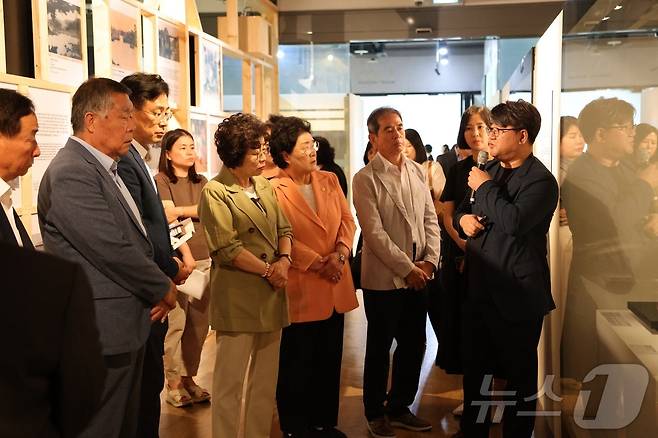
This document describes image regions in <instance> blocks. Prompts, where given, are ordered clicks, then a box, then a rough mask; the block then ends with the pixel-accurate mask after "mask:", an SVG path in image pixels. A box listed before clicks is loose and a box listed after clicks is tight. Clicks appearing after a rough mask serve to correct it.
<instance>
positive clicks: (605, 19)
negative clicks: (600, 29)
mask: <svg viewBox="0 0 658 438" xmlns="http://www.w3.org/2000/svg"><path fill="white" fill-rule="evenodd" d="M609 19H610V17H609V16H607V15H606V16H605V17H603V18H601V21H608V20H609Z"/></svg>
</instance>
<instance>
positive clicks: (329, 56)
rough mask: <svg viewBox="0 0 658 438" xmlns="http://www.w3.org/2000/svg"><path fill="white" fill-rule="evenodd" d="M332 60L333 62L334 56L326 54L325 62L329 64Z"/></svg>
mask: <svg viewBox="0 0 658 438" xmlns="http://www.w3.org/2000/svg"><path fill="white" fill-rule="evenodd" d="M333 60H334V55H332V54H331V53H330V54H328V55H327V61H329V62H331V61H333Z"/></svg>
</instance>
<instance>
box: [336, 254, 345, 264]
mask: <svg viewBox="0 0 658 438" xmlns="http://www.w3.org/2000/svg"><path fill="white" fill-rule="evenodd" d="M338 261H339V262H340V263H341V265H344V264H345V255H344V254H341V253H338Z"/></svg>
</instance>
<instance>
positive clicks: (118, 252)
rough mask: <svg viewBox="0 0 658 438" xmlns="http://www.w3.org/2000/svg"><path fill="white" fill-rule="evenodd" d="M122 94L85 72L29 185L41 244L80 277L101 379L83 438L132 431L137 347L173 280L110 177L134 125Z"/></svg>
mask: <svg viewBox="0 0 658 438" xmlns="http://www.w3.org/2000/svg"><path fill="white" fill-rule="evenodd" d="M129 94H130V91H129V90H128V89H127V88H126V87H125V86H123V85H121V84H119V83H118V82H116V81H113V80H111V79H107V78H92V79H89V80H88V81H86V82H85V83H83V84H82V85H81V86H80V88H78V90H77V91H76V92H75V95H74V96H73V110H72V114H71V123H72V125H73V133H74V135H73V136H72V137H71V138H70V139H69V140H68V142H67V143H66V145H65V146H64V148H63V149H61V150H60V151H59V152H58V154H57V156H56V157H55V158H54V159H53V161H52V163H51V164H50V166H49V168H48V170H47V171H46V173H45V175H44V177H43V180H42V181H41V186H40V187H39V199H38V213H39V225H40V227H41V233H42V235H43V241H44V245H45V247H46V250H47V251H49V252H52V253H54V254H57V255H59V256H61V257H64V258H67V259H70V260H72V261H75V262H77V263H79V264H80V265H81V266H82V268H83V269H84V271H85V273H86V275H87V277H88V278H89V281H90V284H91V287H92V293H93V298H94V307H95V310H96V320H97V326H98V330H99V334H100V341H101V346H102V353H103V357H104V362H105V366H106V367H107V371H108V374H107V378H106V381H105V388H104V393H103V399H102V402H101V408H100V410H99V412H98V413H97V414H96V416H95V417H94V418H93V419H92V421H91V423H90V425H89V427H88V428H87V429H86V430H85V431H84V432H83V433H82V435H81V436H83V437H93V438H98V437H134V436H135V435H136V425H137V416H138V413H137V412H138V410H137V408H138V406H139V393H140V392H139V389H140V383H141V375H142V362H143V357H144V344H145V342H146V339H147V338H148V335H149V327H150V324H151V321H157V320H162V319H164V318H165V317H166V316H167V313H168V312H169V310H171V309H172V308H173V307H174V306H175V304H176V287H175V285H174V283H173V282H172V281H171V280H170V279H169V278H168V277H167V276H166V275H165V274H164V273H162V271H161V270H160V269H159V268H158V266H157V265H156V264H155V262H153V257H152V252H153V247H152V245H151V242H150V241H149V239H148V237H147V234H146V231H145V229H144V225H143V223H142V221H141V218H140V214H139V210H138V209H137V206H136V205H135V201H134V200H133V198H132V197H131V196H130V193H129V192H128V190H127V188H126V186H125V184H124V183H123V181H122V180H121V178H120V177H119V176H118V175H117V160H118V159H119V157H120V156H121V155H123V154H125V153H126V152H128V147H129V146H130V142H131V140H132V134H133V129H134V126H135V125H134V121H133V119H132V112H133V106H132V103H131V102H130V99H129Z"/></svg>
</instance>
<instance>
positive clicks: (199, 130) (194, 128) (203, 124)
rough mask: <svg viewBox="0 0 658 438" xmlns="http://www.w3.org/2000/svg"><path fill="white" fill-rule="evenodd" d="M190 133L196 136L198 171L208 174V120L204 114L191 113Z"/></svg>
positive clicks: (196, 163)
mask: <svg viewBox="0 0 658 438" xmlns="http://www.w3.org/2000/svg"><path fill="white" fill-rule="evenodd" d="M190 134H192V136H193V137H194V148H195V150H196V156H197V158H196V161H195V163H194V164H195V166H196V171H197V173H202V174H204V175H206V176H208V149H209V148H208V122H207V121H206V116H205V115H204V114H190Z"/></svg>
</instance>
